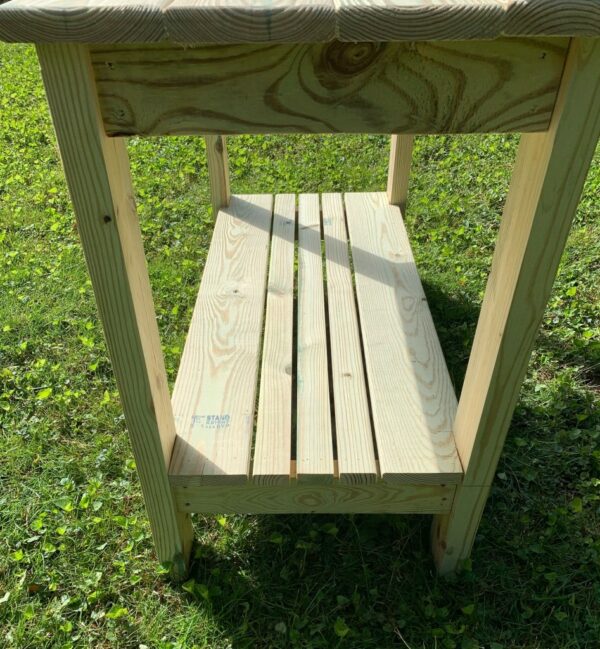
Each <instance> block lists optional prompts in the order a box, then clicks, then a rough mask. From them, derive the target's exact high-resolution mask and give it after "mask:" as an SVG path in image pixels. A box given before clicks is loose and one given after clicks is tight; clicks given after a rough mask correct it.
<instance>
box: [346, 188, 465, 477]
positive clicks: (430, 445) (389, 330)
mask: <svg viewBox="0 0 600 649" xmlns="http://www.w3.org/2000/svg"><path fill="white" fill-rule="evenodd" d="M345 202H346V216H347V220H348V230H349V233H350V242H351V246H352V260H353V264H354V272H355V278H356V292H357V296H358V308H359V315H360V321H361V327H362V338H363V348H364V353H365V362H366V368H367V377H368V381H369V388H370V394H371V408H372V413H373V423H374V426H375V439H376V442H377V448H378V451H379V463H380V470H381V477H382V479H383V480H385V481H386V482H406V483H428V482H429V483H431V482H432V481H433V482H435V483H436V484H437V483H438V482H439V481H440V480H441V481H442V482H445V481H447V482H459V481H460V479H461V475H462V469H461V466H460V462H459V460H458V456H457V454H456V448H455V445H454V440H453V437H452V424H453V422H454V415H455V412H456V397H455V395H454V389H453V387H452V383H451V382H450V377H449V375H448V370H447V369H446V363H445V360H444V355H443V353H442V349H441V347H440V344H439V341H438V338H437V334H436V331H435V327H434V325H433V321H432V319H431V315H430V313H429V308H428V306H427V300H426V298H425V294H424V292H423V288H422V286H421V281H420V279H419V275H418V272H417V268H416V266H415V261H414V258H413V255H412V251H411V249H410V244H409V242H408V236H407V234H406V230H405V229H404V224H403V222H402V215H401V213H400V210H399V209H398V208H397V207H395V206H392V205H389V204H388V202H387V196H386V195H385V194H384V193H372V194H351V193H349V194H345Z"/></svg>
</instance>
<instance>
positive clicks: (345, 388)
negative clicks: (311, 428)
mask: <svg viewBox="0 0 600 649" xmlns="http://www.w3.org/2000/svg"><path fill="white" fill-rule="evenodd" d="M322 202H323V234H324V238H325V257H326V264H327V266H326V268H327V308H328V313H329V341H330V347H331V381H332V383H333V396H334V405H335V431H336V443H337V461H338V472H339V478H340V480H341V481H342V482H349V483H359V482H374V481H375V479H376V478H377V467H376V464H375V452H374V448H373V432H372V430H371V421H370V415H369V402H368V398H367V387H366V383H365V380H366V379H365V371H364V367H363V362H362V350H361V343H360V332H359V328H358V317H357V313H356V304H355V297H354V288H353V286H352V275H351V272H350V259H349V256H348V236H347V234H346V224H345V219H344V203H343V201H342V195H341V194H323V196H322Z"/></svg>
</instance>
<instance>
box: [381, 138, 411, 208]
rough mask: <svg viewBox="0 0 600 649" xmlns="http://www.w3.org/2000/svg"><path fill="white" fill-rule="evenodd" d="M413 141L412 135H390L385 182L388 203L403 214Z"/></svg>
mask: <svg viewBox="0 0 600 649" xmlns="http://www.w3.org/2000/svg"><path fill="white" fill-rule="evenodd" d="M414 139H415V136H414V135H392V141H391V144H390V164H389V167H388V182H387V195H388V201H389V202H390V204H391V205H398V207H400V210H401V211H402V213H403V214H404V213H405V210H406V199H407V196H408V180H409V178H410V163H411V161H412V150H413V144H414Z"/></svg>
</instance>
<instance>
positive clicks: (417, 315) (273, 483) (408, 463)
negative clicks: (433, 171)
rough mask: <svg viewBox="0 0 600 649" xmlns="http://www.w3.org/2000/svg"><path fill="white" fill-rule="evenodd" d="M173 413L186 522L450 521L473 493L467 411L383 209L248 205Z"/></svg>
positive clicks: (242, 200)
mask: <svg viewBox="0 0 600 649" xmlns="http://www.w3.org/2000/svg"><path fill="white" fill-rule="evenodd" d="M348 235H349V237H348ZM259 370H260V371H259ZM257 394H258V399H257ZM172 401H173V409H174V414H175V421H176V426H177V440H176V443H175V447H174V450H173V455H172V460H171V466H170V471H169V473H170V479H171V482H172V485H173V486H174V488H175V492H176V497H177V499H178V502H179V504H180V507H182V508H183V509H190V508H192V509H193V510H194V511H213V510H214V511H225V510H227V511H240V512H242V511H251V510H252V511H254V510H256V511H271V510H273V508H274V510H276V511H287V510H289V511H300V510H310V511H349V512H351V511H358V510H356V509H353V507H355V506H358V507H359V510H361V509H360V508H365V507H367V508H368V509H367V511H378V509H377V507H378V506H381V507H383V508H384V509H383V510H384V511H403V510H406V511H428V510H431V511H445V508H446V507H447V505H448V502H450V501H451V496H452V494H453V490H454V485H456V484H458V483H459V482H460V481H461V479H462V469H461V465H460V461H459V459H458V455H457V452H456V447H455V444H454V439H453V436H452V432H451V431H452V423H453V421H454V415H455V412H456V397H455V394H454V390H453V387H452V383H451V381H450V378H449V375H448V371H447V369H446V364H445V361H444V357H443V354H442V350H441V348H440V345H439V341H438V338H437V334H436V332H435V328H434V325H433V321H432V318H431V315H430V312H429V308H428V306H427V301H426V299H425V295H424V292H423V288H422V286H421V282H420V279H419V276H418V273H417V269H416V266H415V262H414V258H413V255H412V252H411V249H410V244H409V241H408V237H407V234H406V230H405V228H404V224H403V222H402V216H401V213H400V210H399V209H398V208H397V207H394V206H390V205H389V204H388V202H387V198H386V196H385V194H383V193H368V194H344V195H342V194H324V195H322V196H319V195H317V194H302V195H300V196H299V197H298V200H297V201H296V196H294V195H291V194H288V195H278V196H275V197H273V196H271V195H248V196H233V197H232V200H231V203H230V205H229V207H227V208H225V209H222V210H221V211H220V212H219V215H218V217H217V221H216V224H215V230H214V234H213V240H212V244H211V247H210V250H209V254H208V258H207V261H206V265H205V268H204V273H203V277H202V282H201V285H200V290H199V293H198V300H197V303H196V307H195V310H194V314H193V317H192V322H191V326H190V331H189V334H188V339H187V342H186V345H185V349H184V352H183V356H182V360H181V366H180V369H179V373H178V376H177V381H176V384H175V389H174V393H173V399H172ZM257 404H258V406H257ZM256 406H257V407H256ZM224 485H228V486H230V488H229V489H228V490H227V492H226V493H227V498H228V500H227V501H225V500H223V499H224V498H225V496H221V497H219V496H218V493H225V492H220V491H219V490H218V489H217V490H216V491H215V489H214V488H216V487H222V486H224ZM419 486H422V487H425V486H426V487H428V490H422V492H421V493H420V494H419V493H418V491H419ZM197 487H202V488H203V490H202V491H199V490H197V489H194V495H193V496H191V495H190V493H191V491H190V490H191V489H193V488H197ZM278 489H282V492H281V494H280V493H279V491H277V490H278ZM277 494H279V495H277ZM315 494H321V496H320V498H321V500H319V499H318V498H317V496H316V495H315ZM215 498H216V499H217V503H218V506H215V508H214V509H213V507H212V505H211V502H213V500H214V499H215ZM219 498H220V500H219ZM315 498H317V500H315ZM232 499H233V500H232ZM399 499H400V500H399ZM267 501H268V502H269V503H271V509H269V508H268V507H267V505H266V503H267ZM351 501H352V502H351ZM419 501H420V505H419ZM434 501H435V505H434V504H432V503H433V502H434ZM235 502H237V503H238V505H237V507H236V506H235V504H234V503H235ZM311 502H312V505H314V507H313V508H312V509H311V507H310V503H311ZM411 502H412V503H415V504H414V507H415V508H416V509H411V506H412V505H411V504H410V503H411ZM261 503H262V504H261ZM275 503H277V505H276V504H275ZM307 503H308V504H307ZM352 503H354V505H353V504H352ZM357 503H358V504H357ZM367 503H368V504H367ZM378 503H379V505H378ZM386 503H387V504H386ZM402 503H404V505H403V504H402ZM386 507H387V509H386ZM403 508H404V509H403Z"/></svg>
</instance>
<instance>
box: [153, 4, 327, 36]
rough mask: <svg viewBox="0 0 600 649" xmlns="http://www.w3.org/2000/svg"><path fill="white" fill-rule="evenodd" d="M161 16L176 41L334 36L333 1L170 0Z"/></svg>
mask: <svg viewBox="0 0 600 649" xmlns="http://www.w3.org/2000/svg"><path fill="white" fill-rule="evenodd" d="M165 17H166V23H167V30H168V31H169V34H170V37H171V39H172V40H174V41H177V42H180V43H260V42H263V43H265V42H267V43H268V42H271V43H277V42H280V43H304V42H308V43H318V42H325V41H330V40H332V39H333V38H334V36H335V6H334V4H333V0H174V2H172V3H171V4H170V5H169V6H168V9H167V10H166V12H165Z"/></svg>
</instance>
